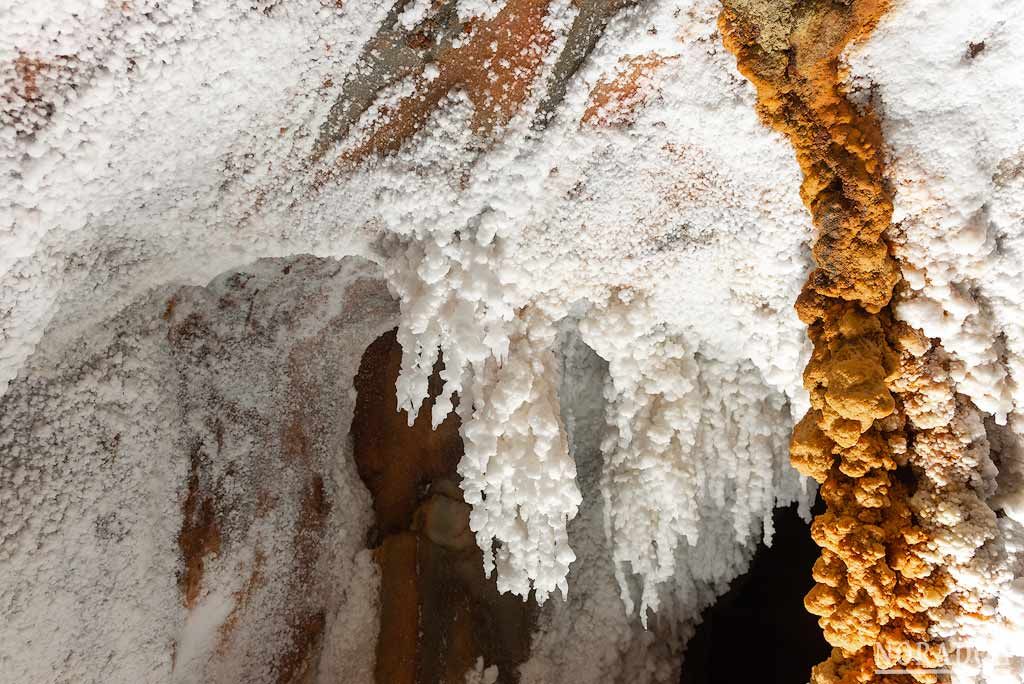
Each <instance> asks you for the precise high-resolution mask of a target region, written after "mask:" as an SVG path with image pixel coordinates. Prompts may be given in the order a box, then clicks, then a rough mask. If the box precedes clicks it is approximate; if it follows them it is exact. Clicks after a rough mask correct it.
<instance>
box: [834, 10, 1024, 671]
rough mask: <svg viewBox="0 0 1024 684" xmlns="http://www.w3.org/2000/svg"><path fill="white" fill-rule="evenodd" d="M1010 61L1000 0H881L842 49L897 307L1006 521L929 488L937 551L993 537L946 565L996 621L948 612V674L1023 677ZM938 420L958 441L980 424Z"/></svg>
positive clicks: (1021, 335)
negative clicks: (876, 178) (873, 170)
mask: <svg viewBox="0 0 1024 684" xmlns="http://www.w3.org/2000/svg"><path fill="white" fill-rule="evenodd" d="M907 36H914V39H913V40H911V41H908V40H907ZM1022 60H1024V5H1022V4H1021V3H1019V2H1012V1H1009V2H1008V1H1006V0H979V1H978V2H971V3H954V2H948V1H945V0H916V1H915V2H901V3H895V4H894V5H893V7H892V9H891V11H889V12H888V13H887V14H886V16H885V18H884V19H883V20H882V22H881V23H880V25H879V26H878V28H877V29H876V31H875V32H874V33H873V34H872V36H871V38H870V39H869V40H868V41H867V43H866V44H865V45H864V47H863V49H861V50H859V51H858V52H856V53H854V54H852V55H850V56H849V61H850V65H851V70H852V73H853V75H854V78H855V81H854V83H855V85H857V84H862V85H867V86H870V92H871V93H872V94H873V96H874V102H875V104H876V106H877V107H878V108H879V110H880V111H881V114H882V117H881V118H882V127H883V135H884V139H885V142H886V147H887V151H888V155H887V156H888V160H889V163H888V169H887V175H888V178H889V180H890V182H891V185H892V187H893V189H894V198H893V199H894V215H893V220H894V225H895V228H894V230H893V231H892V235H891V237H892V244H893V247H894V251H895V254H896V256H897V257H898V258H899V260H900V265H901V269H902V271H903V275H904V278H905V280H906V284H907V285H908V291H907V293H906V297H905V299H904V301H902V302H901V303H899V304H898V305H897V306H896V314H897V315H898V316H899V317H900V318H902V319H903V320H906V321H907V322H909V323H910V324H911V325H913V326H915V327H917V328H920V329H922V330H923V331H924V333H925V334H926V335H927V336H929V337H932V338H940V339H941V342H942V347H943V348H944V349H945V351H946V352H948V353H949V355H950V357H951V359H950V362H949V375H950V378H951V380H952V381H953V384H954V387H955V391H956V392H959V393H960V394H962V395H965V396H967V397H969V398H970V400H971V401H972V402H973V403H974V405H975V406H976V407H977V409H979V410H980V412H981V414H982V415H981V416H980V417H981V418H983V419H985V424H984V430H985V433H986V435H985V436H986V437H987V439H988V442H989V444H990V446H991V457H992V460H993V461H994V463H995V465H996V466H997V467H998V469H999V473H998V490H997V491H996V493H995V495H994V496H990V497H989V498H988V500H987V501H986V504H987V505H988V506H989V507H991V508H992V509H993V510H996V511H1000V509H1001V512H1002V513H1003V514H1005V517H1000V518H999V519H998V520H996V525H995V527H994V529H992V525H991V522H992V521H991V520H988V521H984V522H985V526H987V527H988V528H989V530H983V529H982V526H980V525H979V523H981V522H983V520H982V516H981V514H983V513H984V510H983V509H981V508H979V507H977V506H975V505H973V503H972V506H971V507H967V506H964V505H963V503H964V501H967V500H969V499H970V497H969V496H968V498H967V499H964V500H962V501H961V500H954V499H950V497H949V496H948V493H947V492H942V493H941V494H942V495H941V496H937V497H936V501H935V504H936V507H935V511H936V512H938V513H941V514H942V515H941V516H939V517H936V518H935V521H936V522H939V523H942V524H944V525H946V526H947V527H948V531H947V533H946V535H945V536H940V537H939V538H938V540H937V541H938V543H939V544H940V545H944V546H946V547H947V548H945V549H942V551H943V552H944V553H946V552H947V551H948V552H949V553H948V554H947V555H949V556H950V557H956V556H960V557H961V558H963V556H964V555H965V554H966V552H968V551H969V550H970V546H971V545H973V544H976V543H977V542H978V540H979V539H980V537H979V536H978V534H979V533H980V532H983V531H984V532H985V534H994V539H992V540H990V541H989V542H988V543H986V544H985V545H984V546H982V547H981V548H980V549H978V551H977V552H976V554H975V556H974V557H973V558H971V559H970V560H969V561H968V562H967V563H966V564H965V565H962V566H961V565H954V566H953V571H954V574H955V577H956V581H957V583H958V584H959V585H961V586H963V587H968V588H969V589H970V590H971V591H973V592H976V593H977V594H978V595H981V596H985V597H988V598H989V599H991V600H994V601H995V615H994V616H992V617H990V618H989V619H986V620H984V621H982V622H980V623H979V624H971V621H972V620H974V618H973V617H972V616H971V615H969V614H964V615H961V616H959V617H955V618H954V619H956V620H960V622H961V624H959V625H957V626H956V628H957V629H959V630H960V631H961V632H963V633H965V634H973V636H972V637H971V638H972V639H973V640H974V642H975V644H976V646H977V648H978V649H979V650H980V651H981V652H982V653H983V657H982V659H981V662H980V663H978V664H977V666H976V667H974V669H973V670H972V669H971V664H970V663H967V664H965V666H964V667H960V668H958V672H956V674H955V680H956V681H958V682H1000V683H1003V682H1020V681H1024V659H1022V658H1021V656H1022V655H1024V653H1020V652H1019V651H1020V646H1019V644H1021V643H1024V638H1022V635H1021V630H1020V627H1019V624H1020V622H1019V611H1018V608H1017V606H1019V599H1018V597H1019V587H1020V583H1021V578H1022V577H1024V567H1022V565H1021V563H1020V562H1019V561H1015V560H1013V559H1014V558H1016V557H1017V554H1018V551H1017V550H1016V549H1019V548H1020V539H1021V538H1022V536H1024V535H1022V534H1021V533H1022V531H1024V529H1022V525H1024V514H1022V512H1021V511H1022V507H1021V503H1020V502H1021V501H1022V498H1024V497H1022V492H1024V479H1022V477H1021V473H1022V469H1021V458H1020V454H1021V445H1022V444H1024V129H1022V128H1021V123H1020V122H1021V116H1022V106H1024V105H1022V103H1024V71H1022V70H1021V68H1020V64H1021V61H1022ZM958 410H959V412H960V413H961V414H962V415H967V411H966V409H965V408H963V407H961V408H960V409H958ZM985 414H988V416H990V417H986V416H985ZM952 425H953V427H954V428H955V430H960V431H962V432H963V433H964V436H965V437H970V433H972V432H974V433H977V432H979V429H978V428H980V427H981V426H979V425H977V424H975V425H974V426H970V425H966V424H963V425H960V426H956V424H955V422H954V423H953V424H952ZM964 491H967V490H964ZM977 492H978V493H977V495H978V496H980V497H985V496H986V495H989V494H990V492H989V491H985V490H982V489H978V490H977ZM954 502H955V503H956V505H953V504H954ZM919 503H925V502H924V501H923V500H921V497H919ZM971 508H973V509H974V510H973V511H971V510H970V509H971ZM975 513H977V514H978V515H975ZM958 588H959V587H958Z"/></svg>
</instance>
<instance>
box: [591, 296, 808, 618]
mask: <svg viewBox="0 0 1024 684" xmlns="http://www.w3.org/2000/svg"><path fill="white" fill-rule="evenodd" d="M655 321H656V319H655V318H654V317H653V316H652V315H651V312H650V308H649V305H648V303H647V302H646V301H645V300H644V299H643V298H641V297H636V296H635V295H630V294H629V293H627V292H622V293H619V294H618V295H617V296H616V297H615V298H614V300H613V301H612V302H610V303H609V304H608V305H607V306H606V307H598V308H595V309H594V310H593V311H592V312H591V313H590V314H588V317H587V318H586V319H584V320H583V321H582V322H581V325H580V331H581V333H582V337H583V340H584V341H585V342H587V343H588V344H589V345H590V346H592V347H593V348H594V350H595V351H597V353H598V354H599V355H601V356H602V357H603V358H605V359H607V361H608V364H609V377H608V381H607V385H606V388H605V396H606V399H607V401H608V425H609V432H608V434H607V436H606V437H605V439H604V443H603V445H602V452H603V455H604V459H605V462H604V470H603V474H602V478H601V492H602V495H603V497H604V515H605V526H606V534H607V535H608V538H609V539H610V540H612V544H613V559H614V562H615V568H616V576H617V578H618V581H619V585H620V587H621V591H622V598H623V601H624V603H625V605H626V612H627V613H630V614H631V613H633V611H634V604H633V599H632V597H631V595H630V583H629V582H628V581H627V578H626V573H627V572H631V573H633V574H635V575H637V576H638V577H639V579H640V582H641V596H640V619H641V621H642V622H643V624H644V625H646V624H647V612H648V609H650V610H653V611H657V610H658V608H659V604H660V601H659V589H661V585H662V584H664V583H666V582H671V581H672V580H674V579H675V577H676V575H677V572H676V556H677V549H678V547H679V546H680V545H684V544H688V545H689V546H696V545H697V543H698V542H699V541H700V536H701V531H702V529H703V528H704V525H702V524H701V523H702V516H703V515H708V516H711V515H713V514H714V513H713V512H714V511H716V510H718V511H727V516H728V517H729V518H730V519H731V520H732V528H733V529H732V533H731V535H730V536H732V537H733V538H734V539H735V541H736V542H737V543H738V544H740V545H743V544H746V543H748V542H749V541H750V538H751V535H752V532H754V530H757V531H759V532H761V534H759V535H757V536H758V539H757V540H756V541H760V540H761V537H762V536H763V541H764V542H765V543H768V544H770V543H771V516H772V511H773V510H774V508H775V505H776V503H777V501H778V502H779V503H788V502H789V501H792V500H794V499H796V498H797V497H798V495H799V493H800V483H799V480H798V478H796V477H795V473H793V472H792V471H788V470H785V471H782V470H779V471H777V469H776V467H775V455H777V454H780V453H782V452H783V451H784V449H785V433H784V432H781V431H779V430H777V429H774V427H773V426H776V425H778V424H779V423H780V421H781V422H783V423H784V422H785V417H784V416H785V415H786V413H787V412H788V408H787V406H786V405H785V403H784V401H783V399H782V397H780V396H779V395H778V394H777V393H773V392H771V391H769V390H768V389H767V388H766V387H765V384H764V382H763V380H761V378H760V377H758V373H757V371H756V369H754V368H753V367H751V366H750V365H740V366H733V365H731V364H723V363H719V362H716V361H715V360H714V359H711V358H705V357H702V356H701V355H700V354H699V353H698V351H697V350H696V349H694V348H692V346H688V344H687V342H686V340H685V339H684V338H682V337H680V336H673V335H670V334H667V333H666V331H665V329H664V327H663V326H661V325H658V324H657V323H656V322H655Z"/></svg>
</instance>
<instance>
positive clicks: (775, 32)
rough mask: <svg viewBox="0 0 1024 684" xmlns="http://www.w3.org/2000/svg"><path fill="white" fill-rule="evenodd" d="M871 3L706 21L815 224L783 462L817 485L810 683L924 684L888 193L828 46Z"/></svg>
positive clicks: (936, 576)
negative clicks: (797, 411)
mask: <svg viewBox="0 0 1024 684" xmlns="http://www.w3.org/2000/svg"><path fill="white" fill-rule="evenodd" d="M885 9H886V3H885V2H881V1H879V0H852V1H850V2H847V3H845V4H843V3H839V2H831V1H828V0H812V1H810V2H803V3H792V2H783V1H782V0H764V1H759V0H726V1H725V9H724V10H723V12H722V14H721V15H720V17H719V27H720V30H721V33H722V36H723V40H724V43H725V46H726V47H727V48H728V49H729V50H730V51H731V52H733V53H734V54H735V55H736V59H737V66H738V68H739V70H740V71H741V72H742V73H743V75H744V76H746V77H747V78H748V79H749V80H750V81H751V82H752V83H753V84H754V86H755V87H756V89H757V94H758V103H757V107H758V113H759V114H760V116H761V118H762V120H763V121H764V122H765V123H766V124H767V125H769V126H771V127H772V128H774V129H775V130H777V131H779V132H781V133H783V134H785V135H786V136H787V137H788V139H789V140H790V142H791V144H792V145H793V148H794V151H795V152H796V157H797V161H798V162H799V164H800V167H801V169H802V170H803V174H804V180H803V183H802V185H801V190H800V192H801V197H802V199H803V201H804V203H805V205H806V206H807V208H808V210H809V211H810V213H811V217H812V219H813V221H814V224H815V226H816V228H817V229H818V236H817V240H816V243H815V245H814V249H813V254H814V260H815V265H816V268H815V269H814V271H813V272H812V273H811V275H810V277H809V278H808V281H807V283H806V285H805V286H804V289H803V292H802V293H801V295H800V297H799V299H798V301H797V304H796V308H797V312H798V314H799V315H800V318H801V320H802V321H803V322H804V323H806V324H807V326H808V334H809V336H810V339H811V342H812V343H813V346H814V352H813V355H812V358H811V360H810V362H809V363H808V366H807V368H806V370H805V372H804V385H805V387H806V388H807V390H808V392H809V393H810V397H811V409H810V411H809V412H808V413H807V415H806V416H805V417H804V418H803V420H801V421H800V423H799V424H798V425H797V426H796V428H795V430H794V433H793V438H792V442H791V459H792V463H793V465H794V466H795V467H796V468H797V469H798V470H799V471H800V472H801V473H803V474H805V475H809V476H811V477H814V478H815V479H816V480H817V481H818V482H820V483H821V495H822V498H823V499H824V501H825V503H826V505H827V510H826V512H825V513H823V514H822V515H819V516H818V517H817V518H816V519H815V520H814V523H813V524H812V526H811V534H812V536H813V537H814V540H815V541H816V542H817V543H818V545H819V546H821V547H822V554H821V557H820V558H819V559H818V561H817V562H816V563H815V565H814V570H813V575H814V579H815V582H816V585H815V587H814V589H812V590H811V592H810V593H809V594H808V595H807V597H806V599H805V605H806V606H807V609H808V610H809V611H810V612H812V613H814V614H815V615H818V616H819V618H820V619H819V624H820V625H821V627H822V630H823V632H824V635H825V638H826V639H827V640H828V642H829V643H830V644H832V646H833V647H834V649H833V653H832V657H831V658H830V659H829V660H828V661H826V662H824V663H822V664H820V665H818V666H817V667H815V668H814V670H813V673H812V676H811V681H812V683H813V684H824V683H826V682H830V683H831V682H842V683H843V684H852V683H853V682H905V681H912V678H913V679H917V680H918V681H922V682H934V681H938V679H937V677H936V675H935V674H932V673H928V672H924V671H923V670H925V669H928V668H936V667H939V666H941V665H942V664H943V663H942V662H941V660H942V651H941V645H940V644H937V643H934V642H932V641H931V639H930V636H929V627H930V625H931V622H930V620H929V618H928V616H927V615H926V613H925V611H927V610H928V608H930V607H934V606H936V605H938V604H939V603H941V602H942V601H943V599H944V598H945V596H946V595H947V594H948V593H949V591H950V587H949V586H948V585H949V581H948V579H947V577H946V575H945V574H944V573H943V572H942V571H941V569H938V568H934V567H932V566H931V565H930V564H928V563H927V562H925V561H924V560H922V559H921V557H920V555H919V554H918V553H916V550H917V549H923V545H924V544H925V543H926V542H927V537H926V536H925V533H924V531H923V530H922V529H921V528H920V527H919V526H918V525H917V524H916V522H915V520H914V518H913V514H912V512H911V509H910V506H909V503H908V502H909V497H910V495H911V494H912V493H913V492H912V488H913V485H912V480H913V478H912V477H909V476H908V477H902V476H903V474H904V473H907V474H909V469H907V468H901V466H905V465H906V450H907V438H908V436H909V435H910V433H911V428H910V426H908V424H907V421H906V419H905V416H904V414H903V410H902V407H901V406H900V405H899V403H898V401H897V398H896V397H894V395H893V392H892V388H893V385H894V382H895V381H896V380H897V379H898V377H899V373H900V355H899V352H898V348H899V346H900V336H901V334H903V328H902V327H901V326H900V325H898V324H896V323H895V322H894V320H893V316H892V313H891V311H890V301H891V298H892V295H893V289H894V287H895V286H896V284H897V283H898V282H899V280H900V275H899V270H898V267H897V264H896V262H895V259H894V258H893V257H892V255H891V254H890V252H889V248H888V245H887V244H886V242H885V239H884V233H885V230H886V229H887V228H888V226H889V223H890V220H891V216H892V202H891V199H890V197H889V195H888V193H887V192H886V189H885V186H884V183H883V175H882V161H883V160H882V155H881V147H882V137H881V129H880V126H879V123H878V120H877V119H876V117H875V116H873V114H872V113H871V112H870V111H860V110H858V109H857V108H855V107H854V106H853V105H852V104H851V103H850V102H849V101H848V100H847V98H846V97H845V94H844V93H843V91H842V89H841V88H840V81H841V76H840V71H839V56H840V54H841V53H842V51H843V50H844V48H845V47H846V46H847V45H848V44H849V43H851V42H852V41H856V40H858V39H860V38H863V37H865V36H866V35H867V34H868V33H870V31H871V30H872V29H873V28H874V26H875V23H876V22H877V20H878V18H879V17H880V16H881V15H882V14H883V13H884V11H885ZM885 670H911V671H916V672H915V674H913V675H906V674H888V673H886V672H884V671H885Z"/></svg>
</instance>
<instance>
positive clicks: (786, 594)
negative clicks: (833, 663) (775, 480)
mask: <svg viewBox="0 0 1024 684" xmlns="http://www.w3.org/2000/svg"><path fill="white" fill-rule="evenodd" d="M818 506H821V503H820V501H819V503H818ZM815 512H816V513H817V512H818V510H817V507H816V509H815ZM819 552H820V549H819V548H818V546H817V545H816V544H815V543H814V541H812V540H811V535H810V533H809V531H808V529H807V523H805V522H804V521H803V520H801V519H800V516H799V515H797V510H796V506H790V507H789V508H779V509H776V511H775V536H774V540H773V543H772V546H771V548H768V547H763V546H762V547H761V548H760V549H758V551H757V553H756V554H755V556H754V560H753V561H752V563H751V565H750V571H749V572H747V573H746V574H745V575H743V576H742V577H738V578H737V579H736V580H734V581H733V583H732V586H730V587H729V590H728V591H727V592H726V593H725V594H724V595H723V596H722V597H721V598H719V599H718V601H717V602H716V603H715V605H713V606H712V607H710V608H708V609H707V610H706V611H704V615H703V622H702V623H701V624H700V625H699V626H698V627H697V632H696V634H695V635H694V636H693V638H692V639H691V640H690V642H689V644H688V645H687V648H686V653H685V655H684V661H683V668H682V675H681V677H680V684H736V682H744V681H753V680H754V678H756V681H760V682H776V683H777V684H800V683H801V682H807V681H808V679H809V678H810V673H811V668H812V667H813V666H814V665H817V664H818V663H820V662H822V661H823V660H825V659H827V658H828V656H829V653H830V647H829V646H828V644H827V643H826V642H825V640H824V638H823V637H822V635H821V630H820V629H819V628H818V622H817V618H816V617H815V616H813V615H811V614H810V613H808V612H807V611H806V610H805V609H804V595H805V594H807V592H808V591H810V590H811V588H812V587H813V586H814V580H813V579H812V578H811V566H812V565H814V561H815V560H816V559H817V557H818V554H819Z"/></svg>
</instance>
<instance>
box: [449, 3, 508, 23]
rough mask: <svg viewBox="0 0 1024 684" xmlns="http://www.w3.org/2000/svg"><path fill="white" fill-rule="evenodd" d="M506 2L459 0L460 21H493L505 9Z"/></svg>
mask: <svg viewBox="0 0 1024 684" xmlns="http://www.w3.org/2000/svg"><path fill="white" fill-rule="evenodd" d="M505 4H506V0H459V4H458V6H457V10H458V12H459V19H461V20H462V21H469V20H470V19H483V20H485V21H486V20H488V19H493V18H494V17H496V16H498V13H499V12H501V10H503V9H505Z"/></svg>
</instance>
